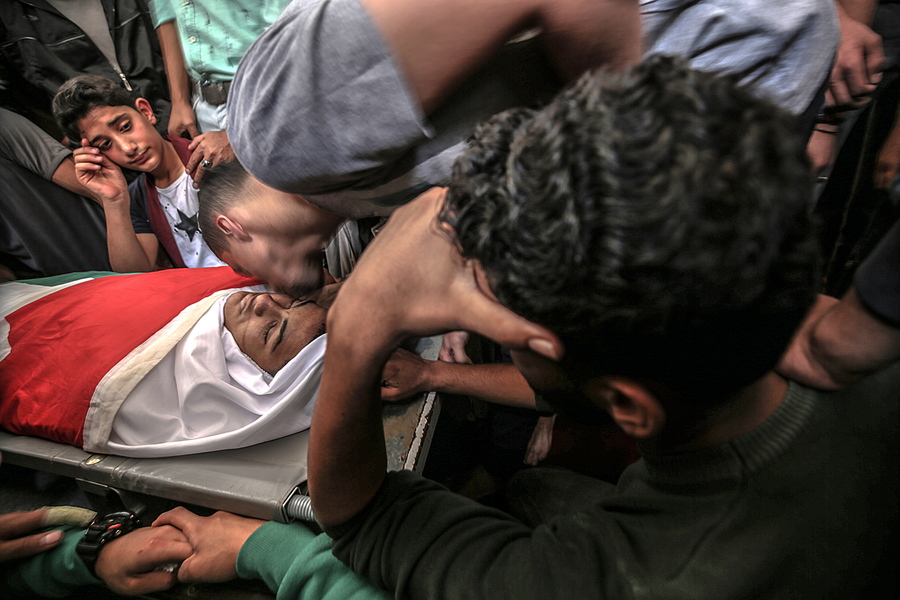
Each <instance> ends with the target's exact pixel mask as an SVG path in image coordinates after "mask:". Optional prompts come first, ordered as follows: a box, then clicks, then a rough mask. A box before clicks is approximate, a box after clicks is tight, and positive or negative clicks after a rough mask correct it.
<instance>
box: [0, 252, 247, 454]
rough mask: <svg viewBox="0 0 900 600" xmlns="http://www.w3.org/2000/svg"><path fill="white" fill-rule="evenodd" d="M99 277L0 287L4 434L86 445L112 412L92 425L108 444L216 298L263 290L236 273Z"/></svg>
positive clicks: (203, 271)
mask: <svg viewBox="0 0 900 600" xmlns="http://www.w3.org/2000/svg"><path fill="white" fill-rule="evenodd" d="M98 275H101V274H97V273H90V274H73V275H68V276H63V277H66V278H68V279H69V280H70V281H68V282H65V281H62V280H61V278H60V277H52V278H46V279H41V280H28V281H13V282H9V283H4V284H2V285H0V317H3V319H2V320H0V424H2V426H3V428H5V429H7V430H9V431H11V432H13V433H19V434H25V435H34V436H38V437H42V438H47V439H51V440H55V441H59V442H63V443H67V444H73V445H75V446H79V447H82V446H85V447H86V444H85V420H86V418H87V417H88V413H89V411H90V410H92V409H96V408H97V407H99V406H103V407H105V408H104V411H103V413H102V414H93V415H92V418H91V419H88V422H89V423H91V422H93V423H94V425H93V427H95V428H96V429H97V433H96V435H97V436H99V437H101V438H102V436H103V435H104V432H103V429H104V428H106V427H107V426H110V423H111V421H112V417H113V416H114V414H115V410H117V407H118V406H119V404H120V403H121V402H122V401H123V400H124V397H125V396H126V395H127V393H128V392H129V391H130V390H131V388H133V387H134V385H135V384H136V381H138V380H139V379H140V377H142V376H143V374H146V373H147V372H148V371H149V370H150V369H152V368H153V366H154V365H155V364H156V362H158V360H160V359H161V358H162V356H164V355H165V353H166V352H168V351H169V350H171V348H172V347H173V346H174V344H175V343H176V342H177V341H178V339H180V337H181V336H182V335H183V334H184V332H185V331H186V330H187V329H189V328H190V327H191V326H192V325H193V323H194V322H196V320H197V319H198V318H199V316H200V315H202V314H203V312H205V311H206V310H207V309H208V308H209V306H211V304H212V303H213V302H214V301H215V299H217V298H218V297H220V296H221V294H217V292H220V291H221V290H227V289H233V288H239V287H243V286H249V285H254V284H258V283H259V282H258V281H257V280H253V279H248V278H246V277H242V276H239V275H237V274H235V273H234V271H232V270H231V268H230V267H214V268H202V269H169V270H165V271H156V272H153V273H140V274H132V275H112V276H108V277H107V276H102V277H98ZM102 275H108V274H102ZM106 434H108V430H107V431H106ZM89 445H90V444H88V445H87V446H89Z"/></svg>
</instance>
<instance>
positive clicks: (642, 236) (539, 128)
mask: <svg viewBox="0 0 900 600" xmlns="http://www.w3.org/2000/svg"><path fill="white" fill-rule="evenodd" d="M442 218H443V219H444V220H445V221H446V222H448V223H449V224H451V225H452V226H453V227H454V229H455V231H456V234H457V240H458V244H459V246H460V250H461V252H462V253H463V254H464V255H465V256H467V257H470V258H475V259H477V260H479V261H480V262H481V264H482V265H483V267H484V268H485V270H486V272H487V273H488V275H489V277H490V280H491V285H492V288H493V291H494V292H495V293H496V295H497V297H498V298H499V300H500V302H502V303H503V304H504V305H505V306H507V307H508V308H510V309H511V310H513V311H515V312H516V313H518V314H520V315H522V316H524V317H525V318H527V319H529V320H532V321H534V322H536V323H539V324H542V325H545V326H547V327H548V328H550V329H551V330H552V331H554V332H556V333H557V334H558V335H560V337H561V339H562V340H563V342H564V343H565V344H566V347H567V360H566V361H565V362H564V365H563V366H564V367H566V366H568V368H569V369H570V370H574V371H579V370H580V371H582V372H583V374H585V376H587V375H588V374H591V373H593V374H594V375H598V374H618V375H627V376H631V377H635V378H639V379H643V380H651V381H654V382H657V383H661V384H664V385H666V386H667V387H668V388H669V389H671V390H674V391H676V392H678V393H679V394H680V395H684V394H692V395H698V394H699V395H702V396H708V397H710V398H712V397H713V396H717V397H720V396H721V395H723V394H727V393H729V392H734V391H736V390H738V389H740V388H741V387H743V386H745V385H747V384H749V383H751V382H752V381H754V380H756V379H757V378H759V377H760V376H761V375H762V374H764V373H765V371H767V370H768V369H770V368H771V367H772V366H773V365H774V364H775V363H776V362H777V360H778V358H779V356H780V353H781V352H782V351H783V349H784V347H785V346H786V344H787V342H788V340H789V339H790V335H791V333H792V331H793V330H794V329H795V327H796V326H797V324H798V322H799V320H800V319H801V318H802V316H803V315H804V313H805V311H806V310H807V308H808V306H809V305H810V303H811V302H812V299H813V297H814V292H815V289H816V281H817V260H818V249H817V247H816V245H815V242H814V239H813V237H812V221H811V177H810V170H809V165H808V162H807V159H806V155H805V143H804V139H803V136H802V134H801V132H800V128H799V127H798V124H797V119H796V117H794V116H792V115H790V114H788V113H786V112H784V111H782V110H781V109H779V108H777V107H775V106H774V105H772V104H770V103H769V102H766V101H764V100H760V99H758V98H755V97H754V96H752V95H751V94H750V93H749V92H747V91H746V90H744V89H742V88H741V87H740V86H739V85H738V84H737V81H736V79H734V78H728V77H719V76H715V75H712V74H709V73H704V72H700V71H696V70H693V69H691V68H690V67H689V66H688V65H687V63H686V62H684V61H682V60H679V59H673V58H668V57H656V58H652V59H648V60H647V61H645V62H644V63H643V64H641V65H639V66H637V67H635V68H634V69H632V70H630V71H628V72H625V73H621V74H608V73H595V74H589V75H586V76H584V77H582V78H581V79H580V80H579V81H578V82H576V83H575V84H574V85H573V86H572V87H570V88H569V89H567V90H564V91H563V92H562V93H560V95H559V96H557V98H556V99H554V101H553V102H551V103H550V104H549V105H547V106H546V107H545V108H543V109H540V110H528V109H519V110H512V111H507V112H505V113H501V114H500V115H497V116H496V117H494V118H493V119H492V120H490V121H488V122H487V123H484V124H482V125H481V126H479V127H478V128H477V129H476V131H475V133H474V135H473V138H472V139H471V140H470V143H469V146H468V148H467V150H466V151H465V152H464V153H463V154H462V155H461V156H460V157H459V159H458V160H457V162H456V164H455V167H454V171H453V175H452V177H451V183H450V186H449V192H448V195H447V201H446V205H445V207H444V212H443V215H442Z"/></svg>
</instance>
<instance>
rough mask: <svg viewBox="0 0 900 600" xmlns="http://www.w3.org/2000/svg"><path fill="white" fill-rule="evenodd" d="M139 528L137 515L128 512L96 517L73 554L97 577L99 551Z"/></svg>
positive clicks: (139, 523)
mask: <svg viewBox="0 0 900 600" xmlns="http://www.w3.org/2000/svg"><path fill="white" fill-rule="evenodd" d="M140 526H141V522H140V519H139V518H138V516H137V514H135V513H133V512H130V511H119V512H113V513H107V514H105V515H102V516H100V515H98V516H97V517H96V518H95V519H94V520H93V521H92V522H91V524H90V525H88V528H87V531H85V533H84V536H83V537H82V538H81V541H80V542H78V545H77V546H75V552H76V553H77V554H78V556H79V557H80V558H81V560H82V561H83V562H84V565H85V566H86V567H87V568H88V571H90V572H91V575H93V576H94V577H97V571H96V568H97V559H98V558H99V557H100V552H101V550H102V549H103V548H104V547H105V546H106V545H107V544H108V543H109V542H111V541H113V540H116V539H118V538H120V537H122V536H123V535H126V534H128V533H131V532H132V531H134V530H135V529H137V528H138V527H140Z"/></svg>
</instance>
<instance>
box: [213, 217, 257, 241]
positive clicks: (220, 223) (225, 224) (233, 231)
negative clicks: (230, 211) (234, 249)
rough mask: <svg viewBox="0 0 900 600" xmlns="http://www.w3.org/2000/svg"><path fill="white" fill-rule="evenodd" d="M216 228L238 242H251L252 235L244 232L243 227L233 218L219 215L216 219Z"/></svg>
mask: <svg viewBox="0 0 900 600" xmlns="http://www.w3.org/2000/svg"><path fill="white" fill-rule="evenodd" d="M216 227H218V228H219V230H220V231H221V232H222V233H224V234H225V235H228V236H231V237H233V238H234V239H235V240H236V241H238V242H248V241H250V234H248V233H247V232H246V231H245V230H244V227H243V225H241V223H240V222H239V221H237V220H234V219H232V218H231V217H228V216H226V215H218V216H217V217H216Z"/></svg>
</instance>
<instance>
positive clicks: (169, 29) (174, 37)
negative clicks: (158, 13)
mask: <svg viewBox="0 0 900 600" xmlns="http://www.w3.org/2000/svg"><path fill="white" fill-rule="evenodd" d="M156 37H157V38H159V45H160V49H161V50H162V55H163V64H164V65H165V67H166V80H167V81H168V83H169V93H170V95H171V97H172V103H173V104H176V103H181V104H187V105H188V106H190V104H191V84H190V78H189V77H188V74H187V69H185V66H184V54H183V53H182V52H181V42H180V41H179V40H178V29H177V26H176V25H175V22H174V21H169V22H168V23H163V24H162V25H160V26H159V27H158V28H157V29H156Z"/></svg>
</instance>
